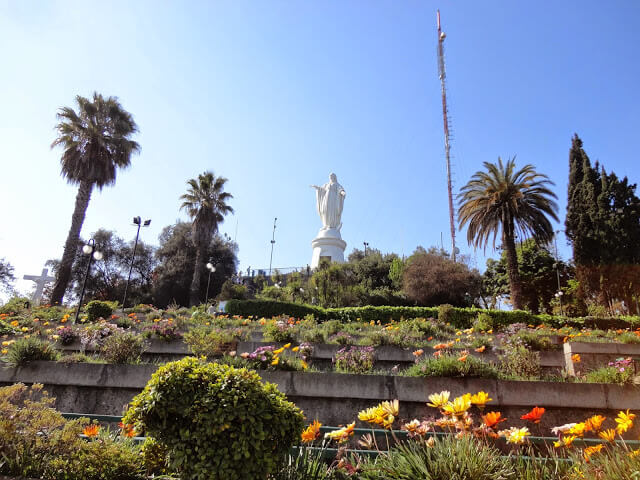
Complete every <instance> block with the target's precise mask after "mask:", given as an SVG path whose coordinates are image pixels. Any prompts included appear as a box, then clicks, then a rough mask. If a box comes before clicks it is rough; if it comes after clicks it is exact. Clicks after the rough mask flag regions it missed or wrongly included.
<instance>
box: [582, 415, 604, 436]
mask: <svg viewBox="0 0 640 480" xmlns="http://www.w3.org/2000/svg"><path fill="white" fill-rule="evenodd" d="M604 421H605V417H603V416H602V415H594V416H593V417H591V418H588V419H587V421H586V422H584V423H585V425H586V427H587V428H586V431H587V432H597V431H598V430H600V427H601V426H602V422H604Z"/></svg>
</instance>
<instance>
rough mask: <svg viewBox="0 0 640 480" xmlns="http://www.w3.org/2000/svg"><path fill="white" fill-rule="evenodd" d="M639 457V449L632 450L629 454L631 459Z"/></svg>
mask: <svg viewBox="0 0 640 480" xmlns="http://www.w3.org/2000/svg"><path fill="white" fill-rule="evenodd" d="M638 455H640V448H637V449H635V450H631V451H630V452H629V456H630V457H631V458H635V457H637V456H638Z"/></svg>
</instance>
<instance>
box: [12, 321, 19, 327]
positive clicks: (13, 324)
mask: <svg viewBox="0 0 640 480" xmlns="http://www.w3.org/2000/svg"><path fill="white" fill-rule="evenodd" d="M18 325H20V324H19V323H18V321H17V320H14V321H13V322H11V326H12V327H17V326H18Z"/></svg>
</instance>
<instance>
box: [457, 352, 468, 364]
mask: <svg viewBox="0 0 640 480" xmlns="http://www.w3.org/2000/svg"><path fill="white" fill-rule="evenodd" d="M468 356H469V352H467V353H465V354H463V355H460V356H459V357H458V361H459V362H466V361H467V357H468Z"/></svg>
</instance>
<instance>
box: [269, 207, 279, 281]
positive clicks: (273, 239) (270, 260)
mask: <svg viewBox="0 0 640 480" xmlns="http://www.w3.org/2000/svg"><path fill="white" fill-rule="evenodd" d="M277 221H278V217H276V218H274V219H273V235H272V236H271V258H269V277H271V265H272V263H273V246H274V245H275V244H276V222H277Z"/></svg>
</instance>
